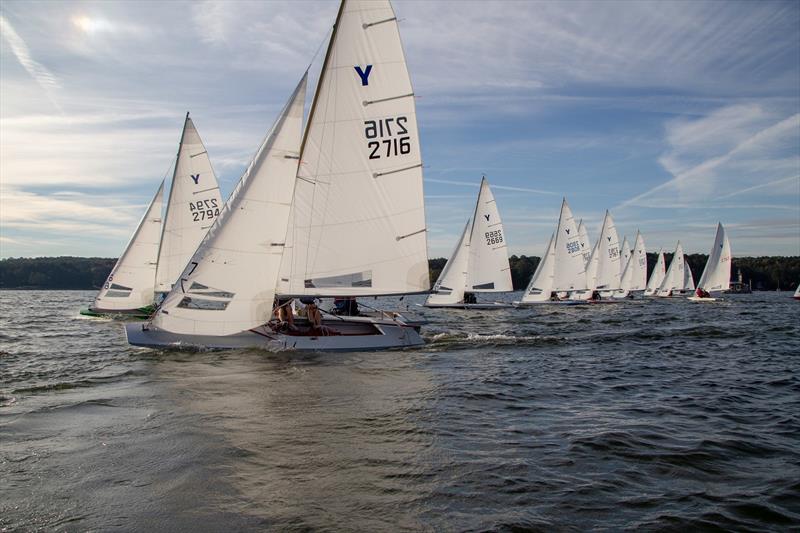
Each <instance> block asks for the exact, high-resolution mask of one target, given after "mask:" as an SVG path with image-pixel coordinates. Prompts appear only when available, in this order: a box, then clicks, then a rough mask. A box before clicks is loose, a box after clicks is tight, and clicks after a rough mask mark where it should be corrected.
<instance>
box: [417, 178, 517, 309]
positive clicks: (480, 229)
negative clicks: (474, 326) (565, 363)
mask: <svg viewBox="0 0 800 533" xmlns="http://www.w3.org/2000/svg"><path fill="white" fill-rule="evenodd" d="M450 262H452V263H453V265H452V267H450ZM512 290H514V288H513V286H512V283H511V267H510V266H509V263H508V252H507V245H506V241H505V234H504V232H503V223H502V220H501V219H500V212H499V210H498V209H497V202H496V201H495V199H494V195H493V194H492V191H491V189H490V188H489V182H488V181H487V180H486V177H484V178H483V179H482V180H481V186H480V190H479V191H478V201H477V202H476V204H475V212H474V213H473V216H472V219H471V222H467V226H466V227H465V228H464V231H463V233H462V235H461V238H460V239H459V241H458V245H457V246H456V249H455V250H454V251H453V254H452V255H451V256H450V259H449V260H448V262H447V264H446V265H445V267H444V269H443V270H442V273H441V275H440V276H439V279H438V280H437V281H436V283H435V284H434V286H433V292H432V293H431V294H430V296H428V299H427V300H426V302H425V307H448V308H459V309H498V308H503V307H509V305H507V304H502V303H499V302H487V303H479V302H477V301H475V299H474V296H472V295H473V294H474V293H478V292H510V291H512Z"/></svg>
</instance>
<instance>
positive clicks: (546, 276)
mask: <svg viewBox="0 0 800 533" xmlns="http://www.w3.org/2000/svg"><path fill="white" fill-rule="evenodd" d="M555 245H556V238H555V234H553V235H551V236H550V241H549V242H548V243H547V249H546V250H545V253H544V255H542V258H541V260H540V261H539V264H538V265H536V271H535V272H534V273H533V276H532V277H531V281H530V282H529V283H528V286H527V287H526V288H525V293H524V294H523V295H522V300H520V301H519V302H514V303H515V305H527V304H536V303H546V302H551V301H553V298H552V295H553V276H554V274H555V264H556V247H555Z"/></svg>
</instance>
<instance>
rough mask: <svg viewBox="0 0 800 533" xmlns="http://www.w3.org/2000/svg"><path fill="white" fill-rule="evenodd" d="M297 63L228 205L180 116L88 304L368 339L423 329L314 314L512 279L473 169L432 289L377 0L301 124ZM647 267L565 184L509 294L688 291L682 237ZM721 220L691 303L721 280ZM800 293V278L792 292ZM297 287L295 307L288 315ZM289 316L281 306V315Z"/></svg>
mask: <svg viewBox="0 0 800 533" xmlns="http://www.w3.org/2000/svg"><path fill="white" fill-rule="evenodd" d="M308 78H309V73H308V71H306V72H305V73H304V74H303V75H302V77H301V79H300V81H299V82H298V84H297V86H296V87H295V89H294V91H293V92H292V93H291V95H290V97H289V99H288V101H287V102H286V104H285V106H284V108H283V109H282V111H281V113H280V114H279V116H278V118H277V119H276V121H275V123H274V124H273V126H272V127H271V129H270V130H269V131H268V133H267V135H266V137H265V138H264V140H263V142H262V143H261V145H260V146H259V148H258V150H257V152H256V154H255V156H254V157H253V159H252V161H251V162H250V164H249V166H248V167H247V169H246V170H245V172H244V174H243V175H242V177H241V178H240V180H239V182H238V184H237V185H236V187H235V188H234V190H233V192H232V193H231V195H230V197H229V198H228V200H227V202H225V204H224V205H223V203H222V200H221V197H220V192H219V187H218V184H217V180H216V176H215V175H214V171H213V169H212V167H211V162H210V159H209V156H208V153H207V151H206V149H205V147H204V145H203V143H202V140H201V139H200V136H199V135H198V133H197V130H196V128H195V127H194V124H193V122H192V120H191V119H190V118H189V116H188V114H187V116H186V120H185V123H184V129H183V133H182V135H181V141H180V143H179V149H178V154H177V157H176V162H175V165H174V171H173V176H172V180H171V182H170V187H169V195H168V198H167V201H166V207H165V210H164V211H165V212H164V215H163V217H162V214H161V212H162V209H164V190H165V183H164V182H162V183H161V185H160V186H159V187H158V189H157V191H156V193H155V195H154V196H153V199H152V200H151V202H150V204H149V205H148V207H147V210H146V211H145V213H144V216H143V217H142V219H141V221H140V222H139V224H138V225H137V227H136V229H135V231H134V232H133V235H132V237H131V240H130V242H129V243H128V245H127V247H126V249H125V251H124V252H123V253H122V254H121V255H120V258H119V260H118V261H117V264H116V265H115V266H114V268H113V270H112V272H111V274H110V275H109V277H108V280H107V282H106V283H105V285H104V287H103V289H102V290H101V291H100V292H99V294H98V295H97V297H96V298H95V301H94V304H93V305H92V307H91V308H90V309H89V310H88V311H85V313H86V314H90V315H102V314H111V313H118V314H123V315H127V316H139V317H146V318H147V320H146V322H143V323H142V322H139V323H127V324H125V331H126V334H127V338H128V341H129V342H130V343H131V344H134V345H138V346H146V347H187V346H199V347H209V348H240V347H258V348H266V349H269V350H287V349H295V350H325V351H336V350H348V351H349V350H364V349H370V350H374V349H386V348H400V347H408V346H416V345H420V344H423V343H424V340H423V338H422V336H421V335H420V326H421V324H422V323H421V322H420V321H417V320H413V319H410V318H408V317H406V316H404V315H403V314H402V313H400V312H397V311H381V310H377V309H371V308H370V309H371V311H363V310H362V311H355V312H348V313H345V314H334V313H332V312H320V311H319V308H317V307H316V302H317V301H319V300H322V299H331V298H334V299H337V301H339V302H345V304H347V306H351V305H352V306H353V307H352V308H353V309H356V308H357V304H356V301H355V299H356V298H358V297H361V298H364V297H368V296H373V297H377V296H400V297H402V296H405V295H409V294H427V295H428V296H427V299H426V302H425V304H424V305H425V307H429V308H444V309H445V310H446V309H453V308H456V309H466V310H469V309H494V308H502V307H510V306H509V305H508V304H503V303H499V302H478V301H477V298H476V294H479V293H492V292H495V293H496V292H510V291H512V290H513V287H512V282H511V269H510V265H509V258H508V247H507V242H506V235H505V232H504V229H503V224H502V220H501V217H500V213H499V210H498V207H497V202H496V200H495V197H494V195H493V194H492V191H491V188H490V186H489V182H488V181H487V180H486V178H485V177H483V178H482V180H481V183H480V188H479V191H478V198H477V201H476V204H475V208H474V210H473V212H472V216H471V217H470V218H469V219H468V220H467V223H466V224H465V226H464V229H463V231H462V232H461V234H460V236H459V238H458V240H457V242H456V245H455V248H454V250H453V253H452V254H451V255H450V258H449V259H448V261H447V263H446V265H445V267H444V269H443V270H442V272H441V274H440V275H439V278H438V279H437V280H436V283H435V284H434V285H433V287H432V288H431V287H430V280H429V278H428V251H427V227H426V222H425V203H424V194H423V177H422V157H421V151H420V144H419V136H418V131H417V120H416V106H415V101H414V91H413V88H412V85H411V79H410V76H409V73H408V68H407V66H406V62H405V55H404V52H403V47H402V43H401V40H400V34H399V29H398V24H397V19H396V17H395V14H394V11H393V9H392V6H391V4H390V2H389V0H342V2H341V4H340V7H339V11H338V13H337V16H336V20H335V23H334V25H333V30H332V32H331V36H330V40H329V42H328V48H327V51H326V54H325V58H324V61H323V64H322V69H321V72H320V75H319V81H318V83H317V85H316V88H315V92H314V96H313V99H312V100H311V105H310V109H309V112H308V117H307V120H306V122H305V128H304V121H303V118H304V109H305V102H306V93H307V85H308ZM656 258H657V259H656V263H655V265H654V268H653V270H652V272H651V274H650V277H649V279H648V277H647V272H648V265H647V250H646V247H645V241H644V237H643V235H642V234H641V233H640V232H639V231H637V232H636V237H635V238H634V239H633V240H632V241H630V242H629V241H628V238H627V237H625V238H624V239H623V241H622V244H621V245H620V242H619V236H618V233H617V229H616V225H615V223H614V220H613V218H612V216H611V213H610V212H608V211H606V213H605V216H604V218H603V222H602V224H601V227H600V231H599V234H598V236H597V240H596V241H595V243H594V246H592V245H591V241H590V236H589V232H588V230H587V227H586V225H585V224H584V222H583V220H582V219H581V220H580V221H579V222H578V223H577V224H576V222H575V217H574V215H573V213H572V210H571V209H570V207H569V205H568V203H567V200H566V198H564V199H563V200H562V203H561V209H560V213H559V217H558V223H557V226H556V229H555V232H554V233H553V234H552V235H551V236H550V239H549V241H548V244H547V246H546V248H545V250H544V253H543V254H542V257H541V260H540V261H539V263H538V265H537V268H536V270H535V272H534V273H533V276H532V277H531V279H530V281H529V283H528V285H527V287H526V288H525V291H524V293H523V295H522V297H521V299H520V300H519V301H516V302H514V305H515V306H518V307H524V306H533V305H538V304H561V305H577V304H583V303H598V302H599V303H605V302H621V301H624V300H627V299H633V298H636V299H638V300H642V298H643V297H645V296H656V297H662V298H665V297H676V296H679V295H687V294H691V293H692V291H695V284H694V279H693V276H692V271H691V268H689V265H688V264H687V262H686V258H685V256H684V252H683V247H682V245H681V243H680V242H678V243H677V245H676V248H675V251H674V253H673V254H672V258H671V260H670V263H669V266H668V267H667V265H666V261H665V257H664V253H663V251H662V250H659V251H658V253H657V254H656ZM730 274H731V248H730V242H729V239H728V236H727V234H726V232H725V229H724V227H723V226H722V224H718V226H717V233H716V236H715V239H714V244H713V246H712V248H711V252H710V254H709V257H708V261H707V263H706V265H705V268H704V270H703V273H702V275H701V276H700V279H699V281H698V284H697V290H696V292H695V293H694V295H693V296H690V297H689V300H692V301H715V300H716V298H715V297H714V296H712V293H719V292H722V291H725V290H727V289H728V288H729V284H730ZM795 297H800V287H798V291H797V292H796V293H795ZM297 300H299V301H300V302H301V303H302V304H304V305H306V306H307V307H306V314H305V316H296V317H295V316H294V310H295V309H296V307H297ZM287 317H288V318H287Z"/></svg>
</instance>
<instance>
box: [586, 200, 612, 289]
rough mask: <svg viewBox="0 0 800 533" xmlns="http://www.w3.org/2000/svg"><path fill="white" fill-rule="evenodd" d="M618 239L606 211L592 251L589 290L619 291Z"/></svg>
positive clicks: (588, 274)
mask: <svg viewBox="0 0 800 533" xmlns="http://www.w3.org/2000/svg"><path fill="white" fill-rule="evenodd" d="M619 260H620V257H619V237H618V236H617V228H616V226H615V225H614V220H613V219H612V218H611V213H609V212H608V211H606V215H605V217H604V218H603V227H602V229H601V230H600V237H599V238H598V239H597V243H596V244H595V246H594V249H593V250H592V256H591V258H590V259H589V267H588V270H587V273H586V277H587V280H586V283H587V287H588V288H589V289H590V290H595V289H597V290H603V291H609V290H616V289H619V281H620V268H619Z"/></svg>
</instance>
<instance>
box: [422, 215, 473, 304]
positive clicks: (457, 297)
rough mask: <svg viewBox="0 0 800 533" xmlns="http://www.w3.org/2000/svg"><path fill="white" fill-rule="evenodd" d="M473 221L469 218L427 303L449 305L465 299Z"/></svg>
mask: <svg viewBox="0 0 800 533" xmlns="http://www.w3.org/2000/svg"><path fill="white" fill-rule="evenodd" d="M471 229H472V221H471V220H467V224H466V225H465V226H464V231H462V232H461V238H459V239H458V244H456V247H455V249H454V250H453V253H452V254H450V258H449V259H448V260H447V263H446V264H445V265H444V268H443V269H442V272H441V273H440V274H439V279H437V280H436V283H435V284H434V285H433V290H432V292H431V294H430V295H429V296H428V299H427V300H426V301H425V304H426V305H449V304H456V303H459V302H463V301H464V291H465V289H466V287H467V269H468V268H469V266H468V265H469V255H470V254H469V234H470V230H471Z"/></svg>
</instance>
